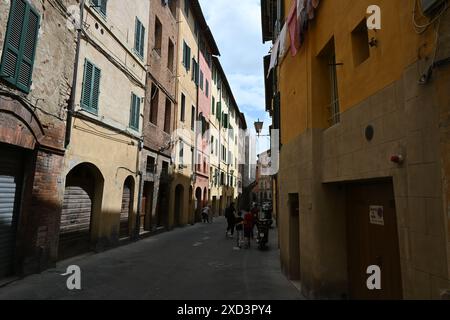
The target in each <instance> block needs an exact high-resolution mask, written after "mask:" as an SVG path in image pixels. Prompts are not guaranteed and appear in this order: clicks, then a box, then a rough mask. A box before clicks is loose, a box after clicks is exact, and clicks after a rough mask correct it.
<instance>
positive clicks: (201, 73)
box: [200, 70, 204, 91]
mask: <svg viewBox="0 0 450 320" xmlns="http://www.w3.org/2000/svg"><path fill="white" fill-rule="evenodd" d="M203 82H204V81H203V71H202V70H200V89H201V90H202V91H203Z"/></svg>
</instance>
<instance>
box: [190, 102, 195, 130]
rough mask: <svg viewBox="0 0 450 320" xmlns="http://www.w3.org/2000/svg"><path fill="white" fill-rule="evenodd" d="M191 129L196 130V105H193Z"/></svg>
mask: <svg viewBox="0 0 450 320" xmlns="http://www.w3.org/2000/svg"><path fill="white" fill-rule="evenodd" d="M191 129H192V131H194V130H195V107H194V106H192V111H191Z"/></svg>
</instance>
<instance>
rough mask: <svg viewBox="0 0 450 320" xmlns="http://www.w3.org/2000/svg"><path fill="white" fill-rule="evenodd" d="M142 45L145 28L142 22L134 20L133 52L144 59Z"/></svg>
mask: <svg viewBox="0 0 450 320" xmlns="http://www.w3.org/2000/svg"><path fill="white" fill-rule="evenodd" d="M144 43H145V27H144V25H143V24H142V22H141V21H140V20H139V19H138V18H136V28H135V39H134V50H135V51H136V53H137V54H138V55H139V56H140V57H141V58H143V57H144Z"/></svg>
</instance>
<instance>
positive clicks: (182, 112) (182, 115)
mask: <svg viewBox="0 0 450 320" xmlns="http://www.w3.org/2000/svg"><path fill="white" fill-rule="evenodd" d="M180 121H181V122H184V121H186V96H185V95H184V94H181V110H180Z"/></svg>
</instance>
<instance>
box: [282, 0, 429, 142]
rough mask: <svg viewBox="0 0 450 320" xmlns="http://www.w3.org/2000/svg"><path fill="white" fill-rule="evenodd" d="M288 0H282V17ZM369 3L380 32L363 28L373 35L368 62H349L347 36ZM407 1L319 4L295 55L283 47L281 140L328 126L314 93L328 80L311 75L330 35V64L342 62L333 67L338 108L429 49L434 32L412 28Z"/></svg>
mask: <svg viewBox="0 0 450 320" xmlns="http://www.w3.org/2000/svg"><path fill="white" fill-rule="evenodd" d="M292 1H293V0H285V15H287V14H288V13H289V9H290V6H291V3H292ZM370 5H378V6H379V7H380V8H381V21H382V28H381V30H377V31H374V30H369V38H371V37H375V38H376V39H377V40H378V46H377V47H373V48H370V57H369V59H368V60H366V61H365V62H363V63H362V64H361V65H359V66H355V65H354V62H353V49H352V38H351V37H352V35H351V34H352V31H353V30H354V29H355V27H356V26H357V25H358V24H359V23H360V22H361V21H362V20H363V19H364V18H365V17H366V16H368V15H367V14H366V11H367V8H368V7H369V6H370ZM413 5H414V1H392V0H374V1H371V0H361V1H351V0H340V1H321V2H320V5H319V8H318V11H317V12H316V18H315V20H313V21H312V22H311V23H310V25H309V30H308V31H307V33H306V41H305V43H304V44H303V46H302V47H301V49H300V51H299V53H298V54H297V55H296V56H295V57H292V56H291V54H290V51H288V52H287V54H286V56H285V58H284V60H283V61H282V62H281V65H280V68H279V89H280V92H281V93H282V94H281V105H282V106H283V107H282V108H281V122H282V124H283V125H282V132H281V137H282V143H283V144H286V143H288V142H290V141H292V139H293V138H295V137H297V136H298V135H300V134H301V133H304V132H305V131H306V130H307V129H309V128H326V127H327V126H328V123H327V116H326V109H325V106H324V105H323V103H322V101H321V99H320V93H321V87H322V85H323V84H326V83H327V82H328V81H329V79H328V78H325V79H318V78H317V77H315V75H316V71H317V70H316V69H315V68H316V65H317V57H318V55H319V54H320V52H321V51H322V49H323V48H324V47H325V45H326V44H327V43H328V41H329V40H330V39H331V38H332V37H333V36H334V39H335V46H336V47H335V50H336V62H337V63H343V65H342V66H337V73H338V74H337V76H338V79H339V80H338V83H339V88H338V90H339V98H340V110H341V112H345V111H346V110H348V109H350V108H352V107H353V106H355V105H356V104H358V103H360V102H361V101H363V100H364V99H365V98H367V97H368V96H371V95H372V94H374V93H375V92H377V91H379V90H381V89H382V88H384V87H386V86H387V85H389V84H390V83H392V82H394V81H395V80H398V79H400V77H401V75H402V72H403V71H404V69H405V67H406V66H408V65H410V64H411V63H413V62H415V61H417V60H418V58H419V55H422V56H424V55H428V56H429V55H430V54H431V53H432V52H430V51H432V49H433V46H434V34H435V32H434V31H433V30H432V28H430V30H428V31H427V32H426V33H425V34H424V35H418V34H417V33H416V32H415V31H414V29H413V24H412V16H411V15H412V11H413ZM343 17H345V19H343ZM289 39H290V38H289V35H288V41H289ZM418 77H419V76H418Z"/></svg>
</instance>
